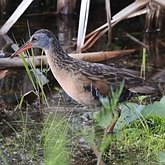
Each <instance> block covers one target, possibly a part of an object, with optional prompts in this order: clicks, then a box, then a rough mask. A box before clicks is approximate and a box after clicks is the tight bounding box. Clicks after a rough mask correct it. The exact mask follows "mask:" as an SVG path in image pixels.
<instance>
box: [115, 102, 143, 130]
mask: <svg viewBox="0 0 165 165" xmlns="http://www.w3.org/2000/svg"><path fill="white" fill-rule="evenodd" d="M119 108H120V109H121V116H120V118H119V119H118V121H117V123H116V125H115V129H119V130H120V129H122V128H123V127H124V126H126V125H128V124H130V123H131V122H133V121H135V120H137V119H139V118H140V117H141V116H142V114H141V113H142V111H143V110H144V108H145V106H144V105H139V104H137V103H132V102H128V103H122V104H120V105H119Z"/></svg>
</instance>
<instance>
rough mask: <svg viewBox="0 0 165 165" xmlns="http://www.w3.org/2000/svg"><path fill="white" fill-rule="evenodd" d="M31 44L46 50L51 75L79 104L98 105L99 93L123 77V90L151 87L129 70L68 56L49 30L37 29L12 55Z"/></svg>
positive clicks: (144, 90)
mask: <svg viewBox="0 0 165 165" xmlns="http://www.w3.org/2000/svg"><path fill="white" fill-rule="evenodd" d="M31 47H37V48H41V49H43V50H44V51H45V53H46V57H47V60H48V63H49V66H50V68H51V70H52V73H53V75H54V77H55V78H56V79H57V81H58V82H59V84H60V85H61V87H62V88H63V89H64V91H65V92H66V93H67V94H68V95H69V96H70V97H71V98H73V99H74V100H76V101H77V102H78V103H80V104H84V105H87V106H95V105H97V104H98V103H99V98H98V97H99V96H100V95H101V96H107V95H108V94H109V93H110V87H112V88H113V89H115V88H116V87H118V86H119V85H120V83H121V82H122V81H123V80H124V83H125V86H124V90H125V91H127V92H125V93H127V94H128V93H130V94H131V93H150V92H151V88H149V87H147V85H145V82H144V81H143V79H141V78H139V77H137V76H136V75H134V74H132V73H133V71H132V70H128V69H126V70H125V69H122V68H116V67H113V66H107V65H104V64H99V63H89V62H85V61H81V60H77V59H74V58H72V57H70V56H69V55H68V54H67V53H65V52H64V50H63V49H62V47H61V46H60V43H59V41H58V40H57V38H56V37H55V36H54V34H53V33H52V32H50V31H49V30H46V29H41V30H38V31H36V32H35V33H34V34H33V35H32V36H31V38H30V40H29V41H28V42H27V43H25V45H23V46H22V47H21V48H20V49H19V50H18V51H16V52H15V53H14V54H13V55H12V57H14V56H15V55H18V54H19V53H21V52H23V51H25V50H27V49H29V48H31ZM128 95H129V94H128ZM126 97H127V96H126ZM123 98H124V96H123Z"/></svg>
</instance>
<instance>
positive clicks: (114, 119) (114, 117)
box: [107, 108, 121, 133]
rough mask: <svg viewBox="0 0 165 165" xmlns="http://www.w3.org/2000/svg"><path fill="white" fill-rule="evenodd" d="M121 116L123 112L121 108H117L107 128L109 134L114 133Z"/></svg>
mask: <svg viewBox="0 0 165 165" xmlns="http://www.w3.org/2000/svg"><path fill="white" fill-rule="evenodd" d="M120 115H121V110H120V109H119V108H116V109H115V110H114V112H113V119H112V122H111V124H110V125H109V126H108V128H107V133H113V129H114V127H115V125H116V122H117V120H118V118H119V117H120Z"/></svg>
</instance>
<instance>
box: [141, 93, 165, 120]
mask: <svg viewBox="0 0 165 165" xmlns="http://www.w3.org/2000/svg"><path fill="white" fill-rule="evenodd" d="M142 114H143V116H147V117H148V116H157V117H165V96H164V97H162V99H161V100H160V101H155V102H154V103H153V104H149V105H147V106H146V108H145V109H144V111H143V113H142Z"/></svg>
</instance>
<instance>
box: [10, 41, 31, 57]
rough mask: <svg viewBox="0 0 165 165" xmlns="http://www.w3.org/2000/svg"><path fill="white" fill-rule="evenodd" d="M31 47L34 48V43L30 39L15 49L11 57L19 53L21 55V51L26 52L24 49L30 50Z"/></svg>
mask: <svg viewBox="0 0 165 165" xmlns="http://www.w3.org/2000/svg"><path fill="white" fill-rule="evenodd" d="M30 48H32V43H31V42H29V41H28V42H26V43H25V44H24V45H23V46H21V47H20V48H19V49H18V50H17V51H15V52H14V53H13V54H12V55H11V56H10V58H13V57H15V56H17V55H19V54H20V53H22V52H24V51H26V50H28V49H30Z"/></svg>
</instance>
